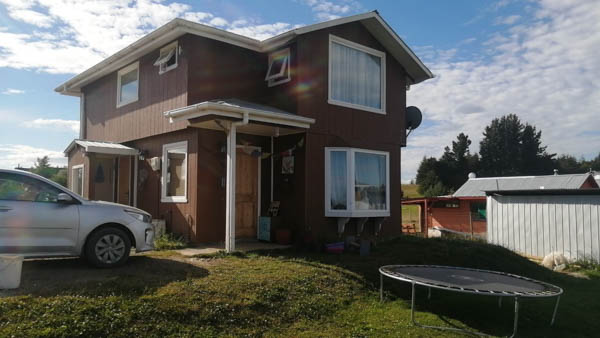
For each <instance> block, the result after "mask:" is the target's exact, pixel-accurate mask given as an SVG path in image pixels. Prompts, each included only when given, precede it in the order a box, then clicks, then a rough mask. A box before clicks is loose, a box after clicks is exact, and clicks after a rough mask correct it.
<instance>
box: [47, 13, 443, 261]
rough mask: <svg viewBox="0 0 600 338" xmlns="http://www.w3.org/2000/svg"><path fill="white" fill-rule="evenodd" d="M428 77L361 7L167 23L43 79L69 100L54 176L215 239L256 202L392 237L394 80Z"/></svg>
mask: <svg viewBox="0 0 600 338" xmlns="http://www.w3.org/2000/svg"><path fill="white" fill-rule="evenodd" d="M429 78H432V73H431V72H430V71H429V70H428V69H427V68H426V67H425V65H423V63H422V62H421V61H420V60H419V59H418V58H417V56H416V55H415V54H414V53H413V52H412V51H411V50H410V49H409V48H408V46H407V45H406V44H405V43H404V42H403V41H402V40H401V39H400V37H399V36H398V35H397V34H396V33H395V32H394V31H393V30H392V29H391V27H390V26H389V25H388V24H387V23H386V22H385V21H384V20H383V19H382V18H381V16H380V15H379V14H378V13H377V12H368V13H364V14H360V15H355V16H351V17H346V18H340V19H336V20H332V21H328V22H323V23H319V24H315V25H310V26H305V27H302V28H298V29H294V30H291V31H289V32H286V33H283V34H280V35H278V36H275V37H272V38H270V39H267V40H264V41H258V40H254V39H250V38H247V37H243V36H240V35H237V34H233V33H230V32H227V31H223V30H220V29H216V28H212V27H209V26H205V25H201V24H198V23H194V22H189V21H185V20H181V19H175V20H173V21H171V22H169V23H168V24H166V25H164V26H162V27H160V28H158V29H157V30H155V31H153V32H152V33H150V34H148V35H146V36H145V37H143V38H141V39H140V40H138V41H136V42H134V43H133V44H131V45H130V46H128V47H126V48H124V49H123V50H121V51H119V52H117V53H116V54H114V55H112V56H110V57H109V58H107V59H105V60H104V61H102V62H100V63H99V64H97V65H95V66H93V67H92V68H90V69H88V70H86V71H84V72H83V73H81V74H79V75H77V76H75V77H73V78H72V79H70V80H69V81H67V82H65V83H64V84H62V85H60V86H59V87H58V88H56V91H57V92H59V93H61V94H64V95H73V96H78V97H79V98H80V101H81V132H80V138H79V139H77V140H74V141H73V142H72V143H71V144H70V145H69V146H68V148H67V149H66V150H65V154H66V155H67V156H68V158H69V185H70V188H71V189H72V190H74V191H75V192H77V193H80V194H81V195H83V196H84V197H87V198H90V199H97V200H106V201H114V202H119V203H124V204H129V205H134V206H137V207H139V208H141V209H144V210H146V211H148V212H150V213H151V214H152V215H153V217H155V218H161V219H165V220H166V223H167V228H168V229H170V230H171V231H173V232H175V233H179V234H183V235H185V236H187V237H188V238H189V239H190V240H191V241H192V242H222V241H225V246H226V248H227V249H228V250H232V249H233V248H234V247H235V240H236V238H256V236H257V220H258V217H259V216H261V215H265V214H266V212H267V209H268V208H269V205H270V204H271V201H279V202H280V206H279V214H280V216H281V218H282V220H283V222H282V224H284V226H287V227H289V228H290V229H291V230H292V231H293V233H294V236H295V238H297V239H300V238H316V239H325V238H336V237H337V236H338V234H339V235H341V234H343V233H344V232H346V233H352V234H356V233H357V232H362V231H369V232H370V233H374V232H379V230H380V229H381V235H383V236H393V235H397V234H399V233H400V232H401V203H400V199H401V187H400V148H401V147H402V146H405V145H406V130H405V109H406V90H407V87H408V86H410V85H413V84H417V83H419V82H422V81H424V80H427V79H429Z"/></svg>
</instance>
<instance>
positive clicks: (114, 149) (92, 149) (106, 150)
mask: <svg viewBox="0 0 600 338" xmlns="http://www.w3.org/2000/svg"><path fill="white" fill-rule="evenodd" d="M77 145H78V146H81V147H82V148H83V149H84V150H85V152H86V153H98V154H107V155H132V156H135V155H138V154H139V153H140V152H139V150H137V149H134V148H131V147H128V146H125V145H122V144H120V143H113V142H100V141H89V140H77V139H76V140H73V142H71V144H69V146H68V147H67V149H65V151H64V153H65V156H68V155H69V153H70V152H71V150H73V149H74V148H75V146H77Z"/></svg>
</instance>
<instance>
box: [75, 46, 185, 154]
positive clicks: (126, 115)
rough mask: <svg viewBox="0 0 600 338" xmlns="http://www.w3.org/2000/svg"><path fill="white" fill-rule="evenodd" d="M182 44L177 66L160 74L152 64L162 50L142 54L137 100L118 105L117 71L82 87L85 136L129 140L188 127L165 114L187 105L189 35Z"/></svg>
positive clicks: (97, 139)
mask: <svg viewBox="0 0 600 338" xmlns="http://www.w3.org/2000/svg"><path fill="white" fill-rule="evenodd" d="M178 41H179V45H180V46H181V47H182V50H183V51H184V52H183V53H182V54H181V55H179V59H178V66H177V68H175V69H173V70H170V71H168V72H166V73H164V74H159V73H158V67H156V66H154V65H153V63H154V61H156V59H157V58H158V55H159V49H157V50H155V51H154V52H152V53H149V54H147V55H145V56H144V57H142V58H141V59H140V60H139V62H140V69H139V95H138V101H136V102H133V103H130V104H127V105H125V106H122V107H120V108H117V107H116V106H117V101H116V100H117V99H116V97H117V72H113V73H111V74H109V75H107V76H105V77H103V78H101V79H99V80H97V81H95V82H93V83H91V84H89V85H88V86H86V87H84V88H83V93H84V94H85V113H86V131H87V135H86V139H89V140H95V141H110V142H127V141H131V140H136V139H140V138H145V137H149V136H152V135H157V134H162V133H167V132H171V131H175V130H179V129H182V128H185V127H186V126H187V123H186V122H178V123H173V124H172V123H169V120H168V119H166V118H165V117H164V115H163V113H164V112H165V111H168V110H170V109H174V108H179V107H183V106H185V105H186V104H187V82H188V81H187V67H188V57H187V55H186V52H185V51H186V48H187V47H188V46H189V43H188V39H187V36H183V37H181V38H180V39H179V40H178Z"/></svg>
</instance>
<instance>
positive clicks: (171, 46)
mask: <svg viewBox="0 0 600 338" xmlns="http://www.w3.org/2000/svg"><path fill="white" fill-rule="evenodd" d="M171 50H173V53H174V55H175V63H174V64H172V65H170V66H168V67H164V66H165V65H166V64H167V61H169V59H170V58H168V59H165V60H162V59H164V58H165V57H164V56H162V55H164V54H165V53H169V52H170V51H171ZM158 55H159V56H158V59H157V60H156V61H155V62H154V65H155V66H158V74H159V75H162V74H164V73H166V72H168V71H170V70H172V69H175V68H177V65H179V44H178V42H177V41H174V42H172V43H170V44H168V45H166V46H164V47H163V48H161V49H160V52H159V54H158ZM159 61H162V62H159Z"/></svg>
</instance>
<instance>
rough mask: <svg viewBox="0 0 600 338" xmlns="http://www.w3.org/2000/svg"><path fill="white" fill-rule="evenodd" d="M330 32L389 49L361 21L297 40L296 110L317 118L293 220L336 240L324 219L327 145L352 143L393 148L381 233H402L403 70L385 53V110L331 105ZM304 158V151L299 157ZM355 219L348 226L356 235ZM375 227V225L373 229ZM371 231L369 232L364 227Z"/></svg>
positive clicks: (300, 167) (309, 136)
mask: <svg viewBox="0 0 600 338" xmlns="http://www.w3.org/2000/svg"><path fill="white" fill-rule="evenodd" d="M329 34H333V35H336V36H339V37H341V38H344V39H347V40H350V41H353V42H356V43H359V44H362V45H365V46H367V47H370V48H374V49H377V50H380V51H385V49H384V48H383V46H381V45H380V44H379V42H377V41H376V39H375V38H374V37H373V36H372V35H371V34H370V33H369V32H368V31H367V30H366V29H365V28H364V27H363V26H362V25H361V24H359V23H352V24H347V25H342V26H338V27H333V28H330V29H324V30H320V31H316V32H312V33H308V34H305V35H301V36H300V37H298V39H297V60H298V61H297V62H298V64H299V66H298V70H297V73H298V79H297V83H296V88H295V90H294V92H295V93H296V98H297V102H298V103H297V107H298V108H297V114H298V115H302V116H306V117H310V118H314V119H315V120H316V122H315V124H314V125H312V126H311V128H310V129H309V130H308V131H307V135H306V149H305V154H306V160H305V161H304V160H302V161H298V163H296V170H298V172H302V171H304V177H303V178H302V179H300V180H299V181H301V182H303V184H302V186H303V188H302V191H300V192H298V194H299V196H298V198H302V199H303V201H302V202H298V201H296V202H295V203H296V205H297V206H296V208H298V210H296V211H295V212H294V215H295V217H296V218H295V219H297V220H298V221H299V222H302V225H303V226H304V229H303V230H304V231H305V232H309V233H310V234H311V236H312V237H314V238H330V239H334V238H337V235H336V231H337V226H336V219H335V218H327V217H325V210H324V208H325V206H324V203H325V202H324V199H325V191H324V186H325V163H324V158H325V153H324V152H325V147H354V148H364V149H371V150H380V151H386V152H389V154H390V157H389V160H390V173H389V175H390V217H387V218H386V220H385V222H384V223H383V228H382V235H383V236H384V237H393V236H396V235H399V234H400V233H401V232H402V225H401V223H402V217H401V212H402V211H401V203H400V200H401V197H402V196H401V181H400V160H401V154H400V148H401V146H402V145H404V144H405V140H406V136H405V129H404V115H405V107H406V90H405V86H406V83H405V76H406V75H405V74H406V73H405V71H404V69H403V68H402V66H401V65H400V64H398V62H396V60H395V59H394V58H393V57H392V56H391V55H390V54H387V55H386V112H387V114H385V115H383V114H377V113H372V112H368V111H363V110H357V109H352V108H346V107H341V106H337V105H331V104H328V102H327V98H328V90H329V88H328V71H329V63H328V58H329ZM301 156H304V155H301ZM354 224H355V220H351V222H350V223H349V225H348V226H347V227H346V229H347V231H346V232H347V234H355V233H356V232H355V229H356V227H355V225H354ZM371 229H372V228H371ZM366 231H369V230H366Z"/></svg>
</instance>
